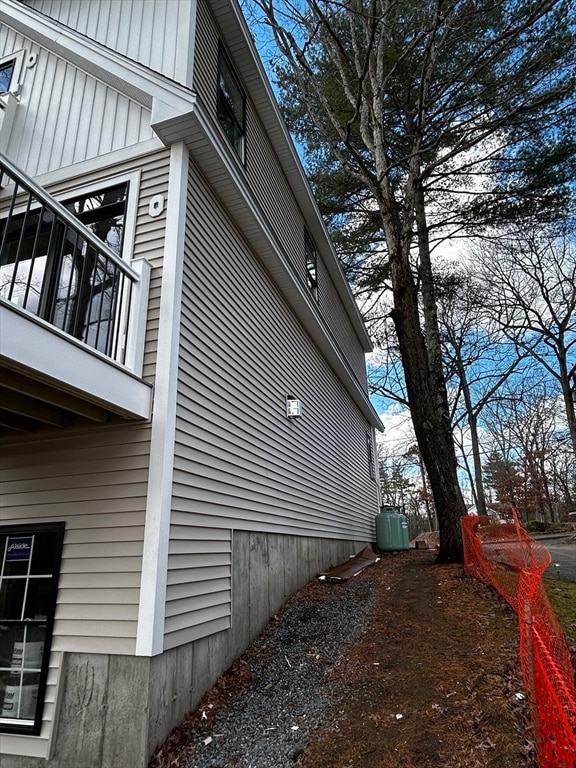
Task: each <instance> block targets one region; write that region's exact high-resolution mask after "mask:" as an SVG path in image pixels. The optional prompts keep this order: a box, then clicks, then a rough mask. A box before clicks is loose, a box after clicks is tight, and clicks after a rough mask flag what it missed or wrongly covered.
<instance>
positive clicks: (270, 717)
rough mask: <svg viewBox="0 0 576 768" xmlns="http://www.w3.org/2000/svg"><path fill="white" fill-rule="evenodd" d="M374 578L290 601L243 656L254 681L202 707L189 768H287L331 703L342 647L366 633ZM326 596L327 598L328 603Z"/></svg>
mask: <svg viewBox="0 0 576 768" xmlns="http://www.w3.org/2000/svg"><path fill="white" fill-rule="evenodd" d="M378 587H379V582H378V580H377V579H371V578H366V577H364V578H363V579H361V580H360V579H359V580H352V581H349V582H347V583H345V584H327V583H323V582H319V583H318V585H317V593H316V595H315V598H316V599H314V600H312V601H311V600H310V599H307V600H306V601H305V602H298V599H297V597H296V598H293V599H292V600H290V601H288V603H287V604H286V606H285V607H284V608H283V609H282V614H281V617H280V618H279V619H278V620H277V621H272V622H270V624H269V625H268V626H267V628H266V629H265V631H264V632H263V633H262V634H261V635H260V636H259V637H258V638H257V640H256V641H255V642H254V643H253V644H252V646H251V648H250V649H249V651H248V652H247V655H246V656H245V657H243V658H244V659H248V660H249V661H248V662H246V661H243V662H241V663H244V664H246V663H249V667H250V673H251V674H250V682H249V685H247V686H244V687H243V689H242V690H241V691H240V693H239V695H234V696H233V697H232V696H231V697H230V701H229V702H226V703H225V704H224V705H223V706H220V705H217V706H214V708H213V710H212V709H210V708H209V707H210V705H209V704H208V705H207V708H206V709H203V708H202V707H200V710H199V718H198V721H199V722H198V724H197V725H196V726H195V725H193V726H192V728H191V730H190V731H189V732H188V736H189V740H190V743H191V745H193V754H192V757H191V758H190V759H189V761H188V762H187V763H186V765H185V768H231V766H234V768H289V767H291V766H294V765H297V764H298V762H299V757H300V755H301V754H302V753H303V751H304V749H305V747H306V745H307V743H308V740H309V735H310V734H311V733H312V732H313V731H314V730H315V729H316V728H318V726H319V725H320V723H321V722H322V717H323V716H324V718H325V717H326V716H327V714H328V711H329V709H331V708H332V707H333V706H334V697H335V694H337V690H335V689H334V683H333V682H332V683H331V682H330V677H331V674H332V672H333V671H334V669H335V668H336V667H337V666H338V665H339V664H341V663H342V662H343V659H344V657H343V652H344V650H345V648H344V646H345V644H347V643H349V642H350V641H352V640H354V639H355V638H356V637H358V636H359V635H360V634H361V633H362V632H363V631H364V630H365V629H366V623H367V620H366V617H367V614H368V611H369V610H370V606H371V604H372V601H373V599H374V596H375V594H376V592H377V590H378ZM327 598H329V599H327Z"/></svg>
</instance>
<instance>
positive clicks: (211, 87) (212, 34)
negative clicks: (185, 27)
mask: <svg viewBox="0 0 576 768" xmlns="http://www.w3.org/2000/svg"><path fill="white" fill-rule="evenodd" d="M218 40H219V35H218V30H217V28H216V24H215V22H214V19H213V17H212V14H211V13H210V9H209V8H208V4H207V2H206V0H199V2H198V10H197V24H196V42H195V53H194V59H195V60H194V79H193V89H194V91H196V93H198V95H199V97H200V99H201V100H202V101H203V102H204V103H205V104H206V106H207V108H208V110H209V111H212V110H214V117H216V86H217V83H218Z"/></svg>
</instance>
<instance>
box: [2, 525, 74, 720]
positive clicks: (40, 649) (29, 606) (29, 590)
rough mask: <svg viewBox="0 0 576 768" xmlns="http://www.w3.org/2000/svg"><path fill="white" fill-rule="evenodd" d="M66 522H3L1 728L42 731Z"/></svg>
mask: <svg viewBox="0 0 576 768" xmlns="http://www.w3.org/2000/svg"><path fill="white" fill-rule="evenodd" d="M63 537H64V523H56V524H53V525H36V526H35V525H22V526H18V527H15V526H2V527H0V733H1V732H5V733H6V732H9V733H29V734H36V735H37V734H38V733H39V732H40V726H41V723H42V709H43V704H44V694H45V690H46V679H47V676H48V661H49V657H50V645H51V640H52V627H53V624H54V612H55V607H56V591H57V587H58V576H59V572H60V558H61V555H62V541H63Z"/></svg>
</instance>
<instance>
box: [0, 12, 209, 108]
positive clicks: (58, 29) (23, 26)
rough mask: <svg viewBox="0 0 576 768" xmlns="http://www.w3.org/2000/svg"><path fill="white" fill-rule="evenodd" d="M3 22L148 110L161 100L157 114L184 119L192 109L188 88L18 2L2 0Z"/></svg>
mask: <svg viewBox="0 0 576 768" xmlns="http://www.w3.org/2000/svg"><path fill="white" fill-rule="evenodd" d="M2 3H3V6H4V7H3V11H4V15H3V22H4V24H6V26H9V27H11V28H12V29H15V30H16V31H17V32H19V33H20V34H21V35H23V36H24V37H27V38H29V39H30V40H33V41H34V42H36V43H38V45H40V46H42V47H43V48H45V49H46V50H48V51H50V52H52V53H54V54H55V55H57V56H59V57H60V58H62V59H64V60H65V61H68V62H70V63H72V64H74V65H76V66H77V67H79V68H80V69H82V70H83V71H84V72H86V73H87V74H88V75H90V76H92V77H95V78H97V79H98V80H100V81H101V82H103V83H106V84H107V85H109V86H111V87H112V88H115V89H116V90H118V91H119V92H120V93H122V94H124V95H125V96H127V97H128V98H130V99H133V100H134V101H136V102H137V103H138V104H141V105H142V106H144V107H147V108H148V109H153V108H154V102H155V101H156V100H160V101H161V102H162V106H161V107H160V108H159V109H160V111H161V112H162V113H163V114H164V115H167V114H168V113H171V114H172V116H173V117H174V116H175V115H185V114H188V113H190V112H192V110H193V109H194V102H195V94H194V92H193V91H191V90H190V89H189V88H186V87H184V86H181V85H179V84H178V83H176V82H174V81H173V80H170V79H169V78H167V77H165V76H163V75H161V74H159V73H157V72H155V71H154V70H152V69H148V68H147V67H144V66H143V65H141V64H139V63H138V62H135V61H132V60H131V59H129V58H128V57H127V56H123V55H122V54H120V53H118V52H117V51H114V50H112V49H110V48H106V46H103V45H101V44H100V43H98V42H96V41H95V40H92V39H91V38H89V37H87V36H85V35H81V34H80V33H78V32H76V31H75V30H73V29H70V28H69V27H65V26H63V25H62V24H59V23H58V22H56V21H54V20H53V19H50V18H49V17H47V16H41V15H39V14H38V12H37V11H34V10H33V9H31V8H28V7H27V6H26V5H24V4H23V3H21V2H19V0H2Z"/></svg>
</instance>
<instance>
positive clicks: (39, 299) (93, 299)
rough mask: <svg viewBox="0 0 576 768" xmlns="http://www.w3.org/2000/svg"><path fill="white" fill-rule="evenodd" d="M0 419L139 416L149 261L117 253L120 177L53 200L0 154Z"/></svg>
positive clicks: (17, 425)
mask: <svg viewBox="0 0 576 768" xmlns="http://www.w3.org/2000/svg"><path fill="white" fill-rule="evenodd" d="M0 190H1V196H0V388H1V389H0V425H2V427H3V431H5V430H6V429H9V430H18V431H36V430H37V429H38V428H40V427H41V426H43V425H47V424H48V425H50V426H51V427H54V426H57V427H64V426H70V425H71V424H73V423H77V422H78V420H79V419H82V420H86V419H88V420H91V421H97V422H105V421H109V420H110V418H112V417H114V416H119V417H121V418H124V419H142V418H147V417H148V416H149V413H150V402H151V390H150V387H149V385H147V384H146V383H145V382H143V381H142V379H141V378H140V376H141V367H142V357H143V343H144V331H145V316H146V305H147V298H148V282H149V267H148V264H147V263H146V262H144V261H137V262H134V263H133V264H132V265H129V264H128V263H126V262H125V261H124V260H123V259H122V258H121V256H120V251H121V245H122V228H123V211H124V206H125V198H126V194H127V188H126V185H117V186H116V187H112V188H109V189H106V190H105V191H104V192H103V193H101V194H99V195H97V194H91V195H83V196H80V197H76V198H74V199H73V200H71V201H68V202H67V203H65V204H64V205H63V204H60V203H59V202H57V201H56V200H55V199H54V198H52V197H51V196H50V195H49V194H47V193H46V191H45V190H43V189H42V188H41V187H40V186H38V185H37V184H35V182H34V181H33V180H32V179H29V178H27V177H26V176H25V175H24V174H23V173H22V172H21V171H19V169H17V168H16V167H15V166H14V165H13V164H12V163H11V162H10V161H9V160H8V159H7V158H6V157H4V156H3V155H0Z"/></svg>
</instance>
